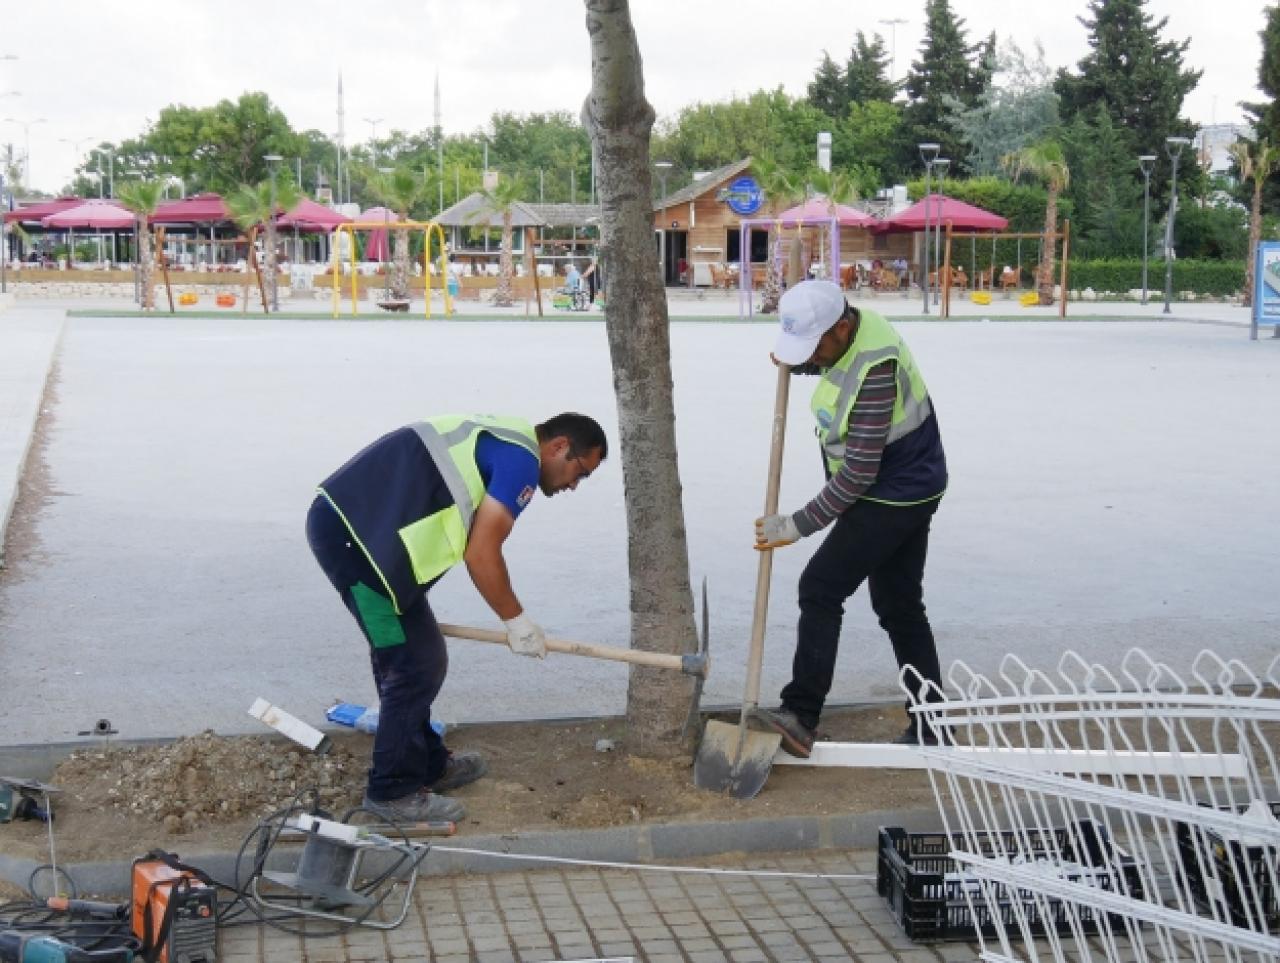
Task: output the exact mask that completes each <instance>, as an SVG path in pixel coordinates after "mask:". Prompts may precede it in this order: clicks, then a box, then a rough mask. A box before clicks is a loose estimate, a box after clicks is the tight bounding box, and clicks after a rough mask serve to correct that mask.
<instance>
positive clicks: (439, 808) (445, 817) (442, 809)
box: [361, 789, 467, 823]
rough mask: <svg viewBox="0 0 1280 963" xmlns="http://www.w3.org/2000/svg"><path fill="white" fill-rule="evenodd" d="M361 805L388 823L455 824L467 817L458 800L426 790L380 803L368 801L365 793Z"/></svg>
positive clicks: (464, 808) (465, 808)
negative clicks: (442, 822)
mask: <svg viewBox="0 0 1280 963" xmlns="http://www.w3.org/2000/svg"><path fill="white" fill-rule="evenodd" d="M361 805H362V806H363V807H364V808H365V809H366V810H368V811H369V812H370V813H372V814H373V815H374V816H376V817H377V818H378V819H383V820H385V821H387V822H389V823H433V822H441V821H444V822H451V823H456V822H459V821H460V820H462V819H463V818H464V817H465V816H466V815H467V807H465V806H464V805H462V803H460V802H458V800H456V799H450V798H449V797H448V796H438V795H436V794H435V793H433V792H430V791H429V790H426V789H419V790H418V791H417V792H412V793H409V795H407V796H402V797H400V798H399V799H389V800H386V801H382V802H379V801H378V800H375V799H370V798H369V794H368V793H365V796H364V802H362V803H361Z"/></svg>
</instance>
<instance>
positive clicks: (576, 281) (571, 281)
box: [564, 261, 582, 294]
mask: <svg viewBox="0 0 1280 963" xmlns="http://www.w3.org/2000/svg"><path fill="white" fill-rule="evenodd" d="M581 283H582V275H581V274H579V273H578V268H577V267H576V266H575V265H574V263H573V262H572V261H569V262H568V263H567V264H565V266H564V286H565V290H566V291H568V292H569V293H570V294H572V293H573V292H575V291H577V290H578V286H579V285H580V284H581Z"/></svg>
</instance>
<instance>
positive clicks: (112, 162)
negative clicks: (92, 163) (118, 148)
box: [92, 147, 116, 197]
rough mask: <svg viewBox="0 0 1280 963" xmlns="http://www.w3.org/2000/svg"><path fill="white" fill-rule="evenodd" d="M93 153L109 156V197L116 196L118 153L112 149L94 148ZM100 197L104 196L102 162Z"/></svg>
mask: <svg viewBox="0 0 1280 963" xmlns="http://www.w3.org/2000/svg"><path fill="white" fill-rule="evenodd" d="M92 150H93V153H95V154H97V155H98V156H99V157H101V156H102V155H103V154H106V155H107V197H115V196H116V152H115V151H114V150H113V149H112V148H110V147H94V148H93V149H92ZM98 196H99V197H101V196H102V161H98Z"/></svg>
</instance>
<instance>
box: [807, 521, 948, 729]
mask: <svg viewBox="0 0 1280 963" xmlns="http://www.w3.org/2000/svg"><path fill="white" fill-rule="evenodd" d="M939 500H940V499H939ZM939 500H935V501H931V502H925V503H924V504H922V505H910V506H901V507H900V506H893V505H882V504H880V503H878V502H866V501H858V502H854V504H853V505H852V506H851V507H850V508H849V509H848V510H847V511H846V512H845V513H844V514H843V515H841V516H840V517H839V518H837V519H836V521H835V524H834V525H833V526H832V527H831V531H830V532H828V533H827V537H826V538H825V539H823V542H822V545H821V546H820V547H819V548H818V550H817V551H816V552H815V553H814V555H813V558H811V559H810V560H809V564H808V565H806V566H805V569H804V572H803V574H801V576H800V627H799V630H798V632H797V640H796V654H795V659H794V660H793V662H792V667H791V681H790V682H789V683H788V684H787V686H786V687H785V688H784V689H783V690H782V705H783V708H785V709H790V710H791V711H792V712H794V713H795V714H796V718H798V719H799V720H800V721H801V722H802V723H804V725H806V726H808V727H809V728H810V729H815V728H817V725H818V717H819V716H820V715H821V714H822V706H823V704H824V703H825V702H826V699H827V693H828V692H830V691H831V680H832V677H833V676H834V674H835V666H836V650H837V648H838V647H839V645H840V622H841V620H842V618H843V616H844V603H845V600H846V599H848V598H849V597H850V596H851V595H853V593H854V592H856V591H857V589H858V586H859V585H861V584H862V583H863V581H864V580H866V581H867V582H869V583H870V590H871V607H872V609H874V610H875V613H876V616H877V617H878V618H879V619H880V626H881V628H883V629H884V630H885V631H886V632H888V633H889V641H890V642H892V643H893V654H894V655H895V656H896V657H897V659H898V667H899V669H901V668H902V667H903V666H905V665H911V666H914V667H915V669H916V671H917V672H919V673H920V675H922V676H923V677H924V678H926V679H928V680H930V681H932V682H934V683H939V682H940V681H941V677H940V673H939V668H938V650H937V647H936V646H935V645H934V642H933V630H932V629H930V628H929V619H928V617H927V616H926V615H925V612H924V587H923V583H924V562H925V556H926V555H927V554H928V550H929V522H930V520H931V519H932V518H933V513H934V512H935V511H937V510H938V501H939ZM935 697H936V695H935Z"/></svg>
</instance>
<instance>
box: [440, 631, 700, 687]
mask: <svg viewBox="0 0 1280 963" xmlns="http://www.w3.org/2000/svg"><path fill="white" fill-rule="evenodd" d="M440 631H441V632H443V633H444V634H445V635H447V636H449V637H450V638H452V639H469V640H470V641H472V642H497V643H500V644H502V645H506V644H507V633H505V632H495V631H493V630H491V629H477V628H472V627H471V626H469V625H446V624H444V623H443V622H442V623H441V624H440ZM547 651H548V652H558V653H561V654H562V655H581V656H585V657H587V658H588V659H605V660H607V661H610V662H629V663H631V664H632V665H643V666H647V667H649V668H651V669H672V670H674V671H676V672H683V673H684V674H685V675H692V676H697V677H699V678H703V679H705V678H706V677H707V673H708V672H709V671H710V669H711V662H710V659H709V657H708V655H707V651H706V649H705V647H704V648H703V650H702V651H701V652H699V653H697V654H694V655H667V654H665V653H662V652H645V651H643V650H641V649H620V648H617V647H616V646H611V645H597V644H596V643H594V642H573V641H570V640H569V639H550V638H549V639H547Z"/></svg>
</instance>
